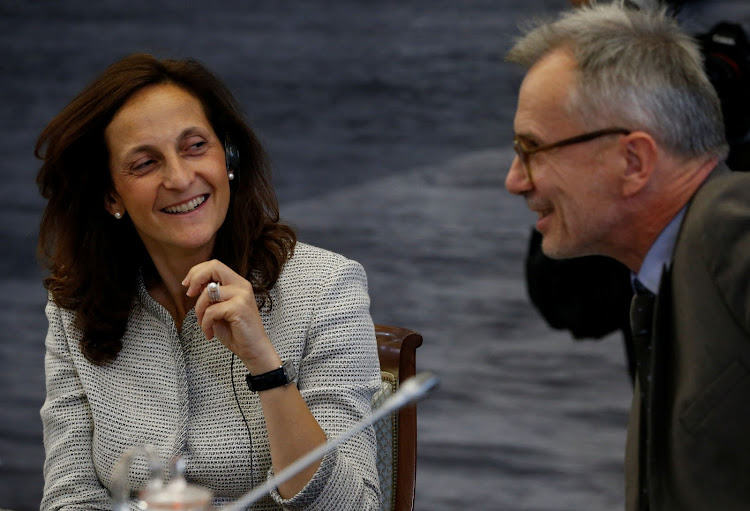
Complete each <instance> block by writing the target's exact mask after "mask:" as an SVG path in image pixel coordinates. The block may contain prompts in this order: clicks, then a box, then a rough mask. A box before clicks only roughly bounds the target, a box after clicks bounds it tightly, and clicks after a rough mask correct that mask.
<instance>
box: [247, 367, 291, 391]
mask: <svg viewBox="0 0 750 511" xmlns="http://www.w3.org/2000/svg"><path fill="white" fill-rule="evenodd" d="M245 380H246V381H247V387H248V388H249V389H250V390H251V391H253V392H260V391H262V390H270V389H275V388H276V387H283V386H286V385H289V384H290V383H293V382H295V381H297V374H296V371H295V369H294V364H292V362H291V361H290V360H287V361H285V362H284V363H283V364H281V366H280V367H279V368H278V369H274V370H273V371H268V372H267V373H263V374H259V375H257V376H253V375H252V374H248V375H247V376H246V377H245Z"/></svg>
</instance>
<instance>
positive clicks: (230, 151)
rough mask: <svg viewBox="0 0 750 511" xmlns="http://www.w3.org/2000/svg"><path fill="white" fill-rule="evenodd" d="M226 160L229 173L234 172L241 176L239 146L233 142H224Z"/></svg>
mask: <svg viewBox="0 0 750 511" xmlns="http://www.w3.org/2000/svg"><path fill="white" fill-rule="evenodd" d="M224 158H225V160H226V162H227V173H229V172H234V173H235V174H237V175H239V172H240V152H239V150H238V149H237V146H235V145H234V144H232V143H231V142H224Z"/></svg>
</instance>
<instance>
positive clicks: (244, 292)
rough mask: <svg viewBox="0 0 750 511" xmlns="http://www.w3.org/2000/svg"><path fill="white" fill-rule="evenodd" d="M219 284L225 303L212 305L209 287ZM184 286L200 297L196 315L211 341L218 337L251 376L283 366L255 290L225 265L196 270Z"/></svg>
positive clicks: (206, 264)
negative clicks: (266, 328)
mask: <svg viewBox="0 0 750 511" xmlns="http://www.w3.org/2000/svg"><path fill="white" fill-rule="evenodd" d="M211 282H218V283H219V284H220V287H219V295H220V298H221V301H219V302H216V303H212V302H211V300H210V299H209V296H208V290H207V286H208V284H210V283H211ZM182 285H183V286H185V287H187V288H188V289H187V295H188V296H191V297H193V296H198V301H197V303H196V304H195V313H196V316H197V317H198V323H199V324H200V326H201V329H202V330H203V333H204V334H205V335H206V338H207V339H211V338H213V337H216V338H217V339H219V341H221V343H222V344H223V345H224V346H226V347H227V349H229V350H231V351H232V352H234V353H235V354H236V355H237V356H238V357H239V358H240V360H242V362H243V363H244V364H245V365H246V366H247V368H248V369H249V370H250V373H251V374H262V373H264V372H267V371H270V370H272V369H275V368H277V367H279V366H280V365H281V361H280V359H279V356H278V354H277V353H276V350H275V349H274V347H273V345H272V344H271V340H270V339H269V338H268V335H267V334H266V331H265V329H264V328H263V321H262V320H261V319H260V314H259V312H258V306H257V304H256V301H255V292H254V291H253V286H252V284H250V282H248V281H247V280H246V279H245V278H244V277H242V276H240V275H238V274H237V273H235V272H234V271H233V270H232V269H231V268H229V267H228V266H226V265H225V264H224V263H222V262H220V261H217V260H216V259H213V260H211V261H206V262H203V263H200V264H197V265H195V266H193V267H192V268H191V269H190V271H189V272H188V274H187V276H186V277H185V279H184V280H183V281H182Z"/></svg>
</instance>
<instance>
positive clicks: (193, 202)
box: [164, 195, 206, 213]
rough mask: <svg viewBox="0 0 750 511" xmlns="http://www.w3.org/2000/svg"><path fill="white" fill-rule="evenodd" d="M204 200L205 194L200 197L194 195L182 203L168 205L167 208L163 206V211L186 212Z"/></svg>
mask: <svg viewBox="0 0 750 511" xmlns="http://www.w3.org/2000/svg"><path fill="white" fill-rule="evenodd" d="M205 200H206V196H205V195H201V196H200V197H196V198H195V199H193V200H190V201H188V202H186V203H184V204H180V205H178V206H169V207H168V208H164V211H166V212H167V213H187V212H188V211H192V210H194V209H195V208H197V207H198V206H200V205H201V204H203V202H204V201H205Z"/></svg>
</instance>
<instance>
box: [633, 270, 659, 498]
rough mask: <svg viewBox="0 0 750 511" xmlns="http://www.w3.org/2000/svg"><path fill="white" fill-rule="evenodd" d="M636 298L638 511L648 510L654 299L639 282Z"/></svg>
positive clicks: (634, 323)
mask: <svg viewBox="0 0 750 511" xmlns="http://www.w3.org/2000/svg"><path fill="white" fill-rule="evenodd" d="M633 285H634V287H635V294H634V295H633V300H632V302H631V303H630V327H631V329H632V334H633V348H634V351H635V358H636V373H637V375H638V383H639V387H640V400H641V406H640V428H639V455H638V458H639V460H638V479H639V487H640V492H641V495H640V498H639V500H640V505H639V506H638V508H639V509H642V510H646V509H648V508H649V505H648V501H649V498H648V497H649V496H648V469H647V466H648V449H647V446H648V440H649V439H648V417H649V414H650V409H651V403H650V400H649V396H650V389H651V377H652V363H651V361H652V357H651V352H652V349H653V348H652V345H651V326H652V324H653V317H654V302H655V301H656V296H655V295H654V293H652V292H651V291H649V290H648V289H646V287H645V286H643V284H641V283H640V282H639V281H638V279H636V280H635V281H634V282H633Z"/></svg>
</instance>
